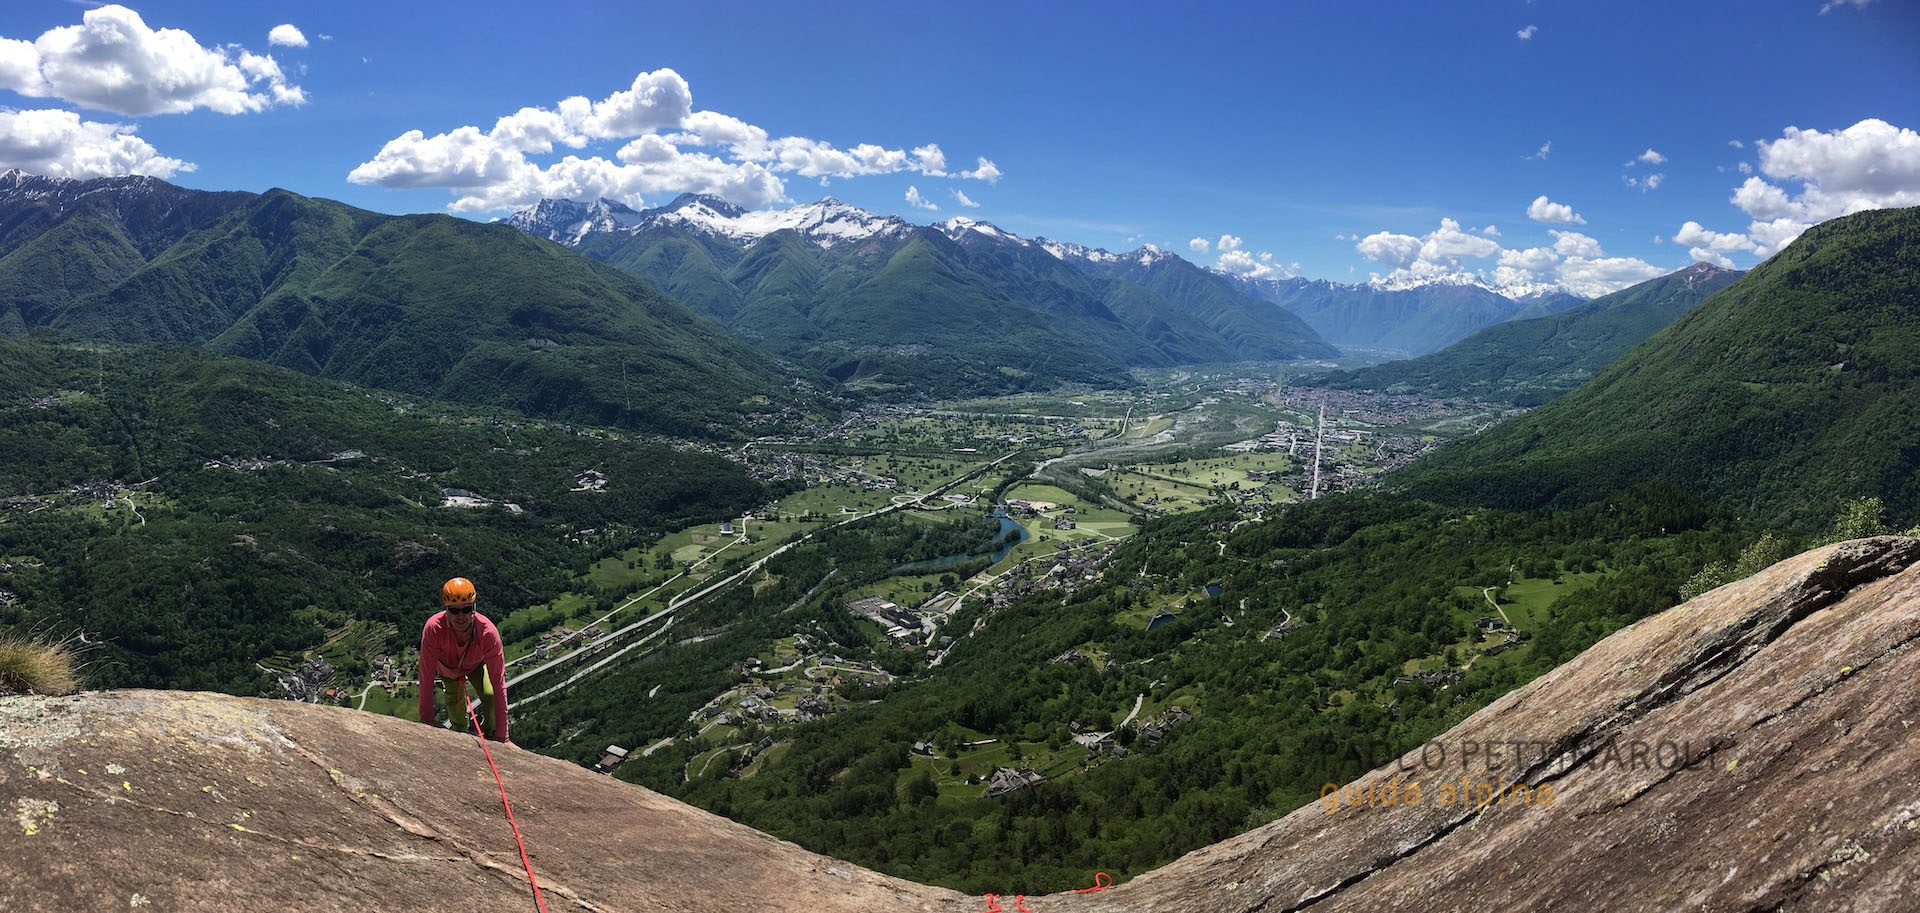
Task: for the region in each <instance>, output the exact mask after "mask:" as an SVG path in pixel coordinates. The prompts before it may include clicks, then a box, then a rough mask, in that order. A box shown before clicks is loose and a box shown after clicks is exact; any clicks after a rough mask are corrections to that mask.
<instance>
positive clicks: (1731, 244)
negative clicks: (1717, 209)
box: [1673, 219, 1753, 254]
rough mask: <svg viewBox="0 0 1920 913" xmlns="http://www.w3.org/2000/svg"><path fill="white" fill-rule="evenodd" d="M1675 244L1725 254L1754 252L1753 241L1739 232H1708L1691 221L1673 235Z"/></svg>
mask: <svg viewBox="0 0 1920 913" xmlns="http://www.w3.org/2000/svg"><path fill="white" fill-rule="evenodd" d="M1673 243H1675V244H1685V245H1687V246H1688V247H1692V248H1695V249H1696V250H1697V249H1705V250H1710V251H1713V252H1715V253H1720V254H1724V253H1726V252H1728V251H1734V250H1747V251H1750V250H1753V239H1752V238H1749V237H1747V236H1746V235H1743V234H1740V233H1738V232H1719V231H1708V230H1707V228H1706V227H1705V226H1703V225H1701V224H1700V223H1698V222H1695V221H1693V220H1691V219H1689V220H1687V222H1686V224H1684V225H1681V226H1680V230H1679V231H1676V232H1674V233H1673Z"/></svg>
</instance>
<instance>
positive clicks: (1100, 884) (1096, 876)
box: [1073, 872, 1113, 894]
mask: <svg viewBox="0 0 1920 913" xmlns="http://www.w3.org/2000/svg"><path fill="white" fill-rule="evenodd" d="M1111 887H1113V876H1112V875H1109V874H1107V873H1105V872H1095V873H1093V887H1091V888H1080V889H1079V890H1076V891H1074V892H1073V893H1075V894H1092V893H1093V892H1095V891H1104V890H1106V889H1108V888H1111Z"/></svg>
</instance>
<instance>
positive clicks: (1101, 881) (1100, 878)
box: [982, 872, 1113, 913]
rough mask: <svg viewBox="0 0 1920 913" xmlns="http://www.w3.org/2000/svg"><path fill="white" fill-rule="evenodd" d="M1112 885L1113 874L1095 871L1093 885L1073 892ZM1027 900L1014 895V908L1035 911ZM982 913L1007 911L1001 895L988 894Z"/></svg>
mask: <svg viewBox="0 0 1920 913" xmlns="http://www.w3.org/2000/svg"><path fill="white" fill-rule="evenodd" d="M1110 887H1113V876H1112V875H1108V874H1107V873H1105V872H1095V873H1093V887H1091V888H1078V889H1075V890H1074V892H1073V893H1075V894H1091V893H1093V892H1095V891H1104V890H1106V889H1108V888H1110ZM1026 901H1027V895H1025V894H1015V895H1013V908H1014V909H1015V910H1018V911H1019V913H1033V911H1032V910H1029V909H1027V903H1026ZM982 913H1005V910H1003V909H1002V908H1001V906H1000V895H998V894H988V895H987V908H986V909H985V910H984V911H982Z"/></svg>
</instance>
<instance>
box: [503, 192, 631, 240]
mask: <svg viewBox="0 0 1920 913" xmlns="http://www.w3.org/2000/svg"><path fill="white" fill-rule="evenodd" d="M504 221H505V222H506V223H507V224H508V225H511V226H513V227H514V228H517V229H520V230H521V231H524V232H526V233H527V234H530V235H535V236H537V237H541V238H545V239H547V240H549V241H555V242H558V243H561V244H565V245H567V246H568V247H576V246H578V245H579V244H580V242H581V241H584V240H586V237H587V236H588V235H590V234H596V233H600V232H610V231H632V230H633V229H635V228H637V227H638V226H639V225H640V223H641V222H642V216H641V214H640V213H639V212H636V211H635V210H634V209H633V207H631V206H628V205H627V204H625V203H619V202H615V201H613V200H606V199H602V200H595V201H594V202H592V203H582V202H580V201H578V200H541V201H540V202H538V203H535V204H534V205H533V207H532V208H531V209H523V210H520V211H519V212H516V213H514V214H513V215H510V216H508V217H507V218H506V219H505V220H504Z"/></svg>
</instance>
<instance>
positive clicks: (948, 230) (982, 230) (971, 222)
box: [933, 216, 1033, 247]
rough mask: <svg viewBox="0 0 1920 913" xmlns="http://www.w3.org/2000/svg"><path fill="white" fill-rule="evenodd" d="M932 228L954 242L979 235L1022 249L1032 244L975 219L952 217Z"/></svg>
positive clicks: (935, 224)
mask: <svg viewBox="0 0 1920 913" xmlns="http://www.w3.org/2000/svg"><path fill="white" fill-rule="evenodd" d="M933 228H934V229H935V230H937V231H939V232H940V233H942V234H944V235H946V236H947V237H948V238H951V239H953V240H954V241H959V240H962V239H964V238H966V237H967V236H968V235H969V234H979V235H985V236H987V237H989V238H992V239H994V240H996V241H1006V242H1008V243H1010V244H1018V245H1020V246H1022V247H1025V246H1026V245H1028V244H1031V243H1033V242H1031V241H1028V240H1027V239H1025V238H1022V237H1020V236H1019V235H1016V234H1014V233H1013V232H1010V231H1002V230H1001V229H1000V227H999V226H997V225H994V224H992V223H990V222H982V221H979V220H977V219H969V218H967V217H966V216H954V217H953V218H951V219H948V220H946V221H945V222H936V223H934V225H933Z"/></svg>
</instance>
